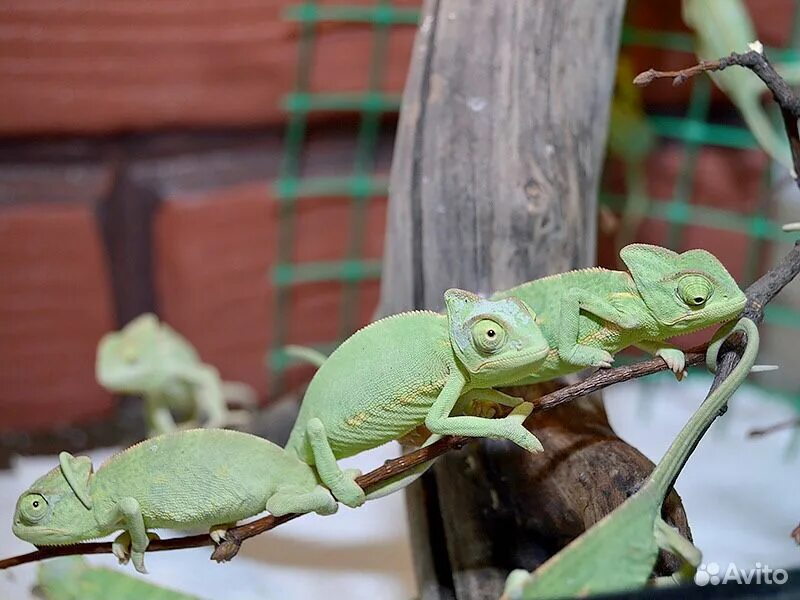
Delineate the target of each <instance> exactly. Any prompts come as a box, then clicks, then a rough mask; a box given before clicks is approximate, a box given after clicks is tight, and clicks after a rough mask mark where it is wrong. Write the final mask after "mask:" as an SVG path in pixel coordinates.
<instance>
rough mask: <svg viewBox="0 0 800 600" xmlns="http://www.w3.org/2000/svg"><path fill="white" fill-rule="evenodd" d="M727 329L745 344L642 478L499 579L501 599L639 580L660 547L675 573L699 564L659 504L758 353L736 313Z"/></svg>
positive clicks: (531, 598)
mask: <svg viewBox="0 0 800 600" xmlns="http://www.w3.org/2000/svg"><path fill="white" fill-rule="evenodd" d="M732 331H743V332H744V333H745V334H746V335H747V347H746V349H745V351H744V355H743V356H742V360H741V361H740V362H739V364H738V365H737V366H736V368H735V369H734V371H733V373H731V375H730V376H729V377H727V378H726V379H725V381H724V382H723V383H722V384H720V386H719V387H718V388H717V389H716V390H714V392H713V393H712V394H710V395H709V397H708V398H707V399H706V400H705V402H703V404H702V405H701V406H700V408H698V409H697V411H696V412H695V414H694V415H693V416H692V418H691V419H690V420H689V422H688V423H687V424H686V425H685V426H684V428H683V429H682V430H681V432H680V433H679V434H678V436H677V437H676V438H675V440H674V441H673V442H672V445H671V446H670V447H669V449H668V450H667V453H666V454H665V455H664V457H663V458H662V459H661V462H659V464H658V465H657V466H656V468H655V469H654V470H653V473H652V474H651V475H650V477H649V478H648V479H647V481H646V482H645V483H644V485H643V486H642V487H641V488H640V489H639V491H638V492H636V493H635V494H634V495H633V496H631V497H630V498H628V499H627V500H626V501H625V502H623V503H622V504H621V505H620V506H619V507H618V508H617V509H615V510H614V511H612V512H611V513H610V514H608V515H607V516H606V517H604V518H603V519H602V520H600V521H599V522H598V523H597V524H595V525H594V526H593V527H592V528H590V529H589V530H588V531H586V532H585V533H584V534H583V535H581V536H580V537H578V538H577V539H575V540H573V541H572V542H571V543H570V544H569V545H568V546H566V547H565V548H564V549H563V550H562V551H561V552H559V553H558V554H556V555H555V556H554V557H552V558H551V559H550V560H548V561H547V562H545V563H544V564H543V565H542V566H540V567H539V568H538V569H537V570H536V571H535V572H534V573H532V574H531V573H528V572H527V571H524V570H517V571H513V572H512V573H511V574H510V575H509V577H508V580H507V581H506V590H505V594H504V595H503V598H504V599H506V600H545V599H551V598H572V597H577V596H580V597H584V596H589V595H591V594H603V593H610V592H616V591H621V590H625V589H632V588H637V587H641V586H643V585H645V584H646V583H647V580H648V579H649V578H650V575H651V573H652V570H653V566H654V565H655V562H656V558H657V556H658V551H659V549H664V550H666V551H668V552H671V553H673V554H676V555H678V556H680V557H681V558H683V559H684V560H685V561H686V569H685V570H683V571H682V572H681V573H680V576H681V577H682V578H687V579H688V578H690V577H691V576H692V575H693V574H694V570H695V569H696V567H697V565H698V564H699V563H700V559H701V555H700V551H699V550H698V549H697V548H696V547H695V546H694V545H693V544H692V543H691V542H689V541H688V540H687V539H686V538H684V537H683V536H681V535H680V534H679V533H678V532H677V530H675V529H674V528H672V527H671V526H670V525H668V524H667V523H666V522H665V521H664V520H663V519H662V518H661V506H662V504H663V502H664V498H665V496H666V495H667V493H668V492H669V490H670V488H671V487H672V483H673V482H674V481H675V479H676V478H677V476H678V474H679V473H680V472H681V470H682V469H683V466H684V465H685V464H686V461H687V460H688V459H689V457H690V456H691V454H692V452H693V451H694V448H695V447H696V445H697V444H698V443H699V441H700V440H701V439H702V437H703V435H704V434H705V432H706V430H707V429H708V428H709V427H710V425H711V424H712V423H713V421H714V419H715V418H716V417H717V415H718V414H719V412H720V410H721V409H722V408H723V407H724V406H725V405H726V403H727V401H728V399H729V398H730V396H731V395H732V394H733V393H734V392H735V391H736V389H737V388H738V387H739V386H740V385H741V383H742V382H743V381H744V379H745V378H746V377H747V374H748V373H749V371H750V368H751V367H752V366H753V364H754V362H755V359H756V354H757V353H758V329H756V326H755V324H754V323H753V322H752V321H751V320H749V319H741V320H740V321H739V323H737V324H736V326H735V327H734V328H733V330H732ZM722 341H723V340H719V341H717V342H715V343H714V344H712V346H711V347H710V348H709V350H708V359H709V362H710V363H711V364H714V365H715V364H716V359H717V353H718V352H719V348H720V346H721V345H722Z"/></svg>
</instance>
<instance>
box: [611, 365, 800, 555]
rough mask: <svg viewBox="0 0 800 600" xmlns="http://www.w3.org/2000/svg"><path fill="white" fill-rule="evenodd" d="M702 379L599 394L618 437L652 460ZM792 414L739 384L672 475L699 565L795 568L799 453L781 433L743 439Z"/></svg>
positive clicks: (684, 416)
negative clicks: (676, 474) (699, 555)
mask: <svg viewBox="0 0 800 600" xmlns="http://www.w3.org/2000/svg"><path fill="white" fill-rule="evenodd" d="M710 383H711V379H710V377H708V376H706V375H702V374H700V373H699V372H697V371H696V370H695V371H693V372H692V374H691V375H690V377H689V378H688V379H687V380H685V381H683V382H681V383H677V382H676V381H675V380H674V379H672V378H671V377H661V378H658V379H655V380H653V381H652V382H648V383H628V384H624V385H618V386H616V387H615V388H613V389H612V390H609V391H608V393H606V396H605V398H606V409H607V411H608V414H609V418H610V420H611V424H612V425H613V427H614V429H615V430H616V431H617V433H618V434H619V435H620V437H622V438H623V439H625V440H626V441H627V442H629V443H630V444H632V445H633V446H635V447H636V448H638V449H639V450H641V451H642V452H643V453H644V454H646V455H647V457H648V458H650V459H651V460H653V461H654V462H657V461H658V460H659V459H660V458H661V456H662V455H663V454H664V452H665V451H666V449H667V447H668V446H669V444H670V442H671V441H672V439H673V438H674V437H675V435H676V434H677V433H678V431H679V430H680V428H681V427H683V425H684V424H685V423H686V421H687V420H688V419H689V417H690V416H691V414H692V413H693V412H694V410H696V408H697V407H698V406H699V403H700V401H701V400H702V399H703V398H704V397H705V395H706V393H707V392H708V388H709V385H710ZM793 415H794V413H793V412H792V410H791V409H790V408H789V407H788V406H787V405H786V404H783V403H781V402H779V401H776V400H775V399H773V398H770V397H769V396H768V395H767V394H765V393H763V392H760V391H759V390H757V389H755V388H752V387H750V386H745V387H743V388H742V389H740V390H739V391H737V393H736V394H735V395H734V396H733V398H732V399H731V401H730V403H729V408H728V412H727V413H726V414H725V415H724V416H723V417H721V418H720V419H718V420H717V421H716V422H715V423H714V425H713V426H712V427H711V429H710V430H709V431H708V432H707V433H706V435H705V437H704V438H703V440H702V441H701V442H700V444H699V446H698V447H697V448H696V449H695V451H694V454H693V455H692V457H691V458H690V460H689V462H688V463H687V465H686V467H685V468H684V470H683V472H682V473H681V475H680V477H678V480H677V482H676V483H675V488H676V490H677V491H678V493H679V494H680V496H681V498H682V500H683V504H684V507H685V508H686V513H687V515H688V517H689V524H690V526H691V528H692V534H693V535H694V540H695V544H696V545H697V546H698V547H699V548H700V549H701V550H702V551H703V560H704V562H716V563H718V564H721V565H727V564H728V563H729V562H733V563H735V564H737V565H738V566H739V567H740V568H749V567H752V566H754V565H755V563H756V562H760V563H761V564H762V565H764V564H767V565H769V566H770V567H798V566H800V548H798V546H797V545H796V544H795V543H794V542H793V541H792V540H791V538H790V537H789V533H790V532H791V531H792V529H794V527H795V526H796V525H797V523H798V521H800V453H798V452H790V451H789V445H790V438H791V435H792V434H791V432H789V431H783V432H776V433H773V434H771V435H769V436H764V437H761V438H749V437H748V436H747V434H748V432H749V431H750V430H751V429H755V428H760V427H763V426H767V425H772V424H775V423H778V422H781V421H785V420H788V419H789V418H791V417H792V416H793Z"/></svg>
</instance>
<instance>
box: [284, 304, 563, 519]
mask: <svg viewBox="0 0 800 600" xmlns="http://www.w3.org/2000/svg"><path fill="white" fill-rule="evenodd" d="M444 300H445V305H446V309H447V310H446V312H447V314H446V316H445V315H442V314H438V313H435V312H430V311H414V312H407V313H401V314H398V315H394V316H391V317H387V318H384V319H381V320H379V321H376V322H374V323H372V324H371V325H368V326H367V327H365V328H363V329H361V330H359V331H357V332H356V333H355V334H353V335H352V336H351V337H349V338H348V339H347V340H346V341H345V342H344V343H342V344H341V346H339V347H338V348H337V349H336V350H335V351H334V352H333V353H332V354H331V355H330V357H328V359H327V360H325V361H324V363H323V364H322V366H321V367H320V368H319V370H318V371H317V372H316V374H315V375H314V377H313V379H312V380H311V383H310V384H309V386H308V389H307V390H306V393H305V396H304V398H303V402H302V404H301V407H300V413H299V415H298V417H297V421H296V423H295V425H294V428H293V429H292V432H291V434H290V437H289V441H288V442H287V444H286V450H288V451H290V452H293V453H295V454H296V455H297V456H298V457H300V459H301V460H304V461H306V462H307V463H308V464H312V465H316V467H317V469H318V470H319V468H320V458H321V457H323V456H324V457H326V460H327V461H328V462H330V460H331V459H340V458H345V457H348V456H352V455H354V454H357V453H358V452H362V451H364V450H367V449H370V448H375V447H377V446H380V445H382V444H385V443H387V442H389V441H392V440H396V439H398V438H401V437H403V436H404V435H406V434H408V433H409V432H411V431H412V430H414V429H416V428H418V427H419V426H420V425H423V424H424V425H425V426H426V427H427V429H428V430H429V431H430V432H431V433H432V434H434V435H433V437H432V438H431V439H437V438H438V436H442V435H462V436H471V437H491V438H502V439H507V440H511V441H513V442H514V443H516V444H518V445H519V446H521V447H522V448H525V449H526V450H529V451H531V452H536V451H540V450H541V449H542V447H541V444H540V443H539V441H538V440H537V439H536V438H535V437H534V436H533V434H532V433H530V432H529V431H528V430H527V429H525V427H523V425H522V422H523V421H524V420H525V417H527V415H528V414H530V411H531V409H532V405H531V404H530V403H527V402H522V401H521V400H519V399H517V398H512V397H510V396H507V395H505V394H502V393H500V392H497V391H495V390H492V389H490V388H491V387H492V386H496V385H497V386H499V385H504V384H508V383H511V382H513V381H516V380H517V379H519V378H520V377H522V376H524V375H526V374H528V373H530V372H532V371H534V370H535V369H536V365H537V364H538V363H539V362H540V361H541V360H542V359H543V358H544V356H545V355H546V354H547V352H548V346H547V342H546V341H545V339H544V337H543V336H542V334H541V332H540V330H539V328H538V327H537V326H536V324H535V322H534V321H535V315H534V314H533V313H532V312H531V311H530V309H529V307H528V306H526V305H525V304H523V303H522V302H520V301H519V300H517V299H516V298H504V299H496V300H486V299H482V298H479V297H478V296H476V295H475V294H471V293H470V292H466V291H463V290H458V289H450V290H448V291H447V292H445V295H444ZM476 401H477V402H490V403H491V402H495V403H498V404H501V405H505V406H511V407H512V408H513V410H512V411H511V413H510V414H509V415H508V416H506V417H504V418H501V419H490V418H483V417H481V416H475V414H474V413H472V412H471V410H470V406H471V404H472V403H473V402H476ZM465 413H470V414H465ZM309 432H313V433H314V435H315V436H316V437H317V439H324V440H325V441H326V443H324V444H322V443H320V444H317V443H313V442H312V440H310V438H309ZM320 475H321V476H322V474H320ZM322 479H323V480H325V479H326V477H324V476H323V477H322ZM349 483H350V484H352V485H351V486H350V487H351V491H350V492H349V498H348V499H345V498H344V496H347V495H348V492H347V491H346V490H344V489H340V488H337V489H334V488H331V491H333V493H334V495H335V496H336V497H337V498H339V499H340V500H341V501H342V502H344V503H345V504H347V505H348V506H357V505H359V504H361V503H362V502H363V501H364V498H365V497H364V493H363V491H361V488H359V487H358V486H356V485H355V483H354V482H352V481H350V482H349ZM399 487H402V486H399ZM395 489H396V488H395ZM385 493H386V489H384V493H381V495H385ZM371 497H373V496H371Z"/></svg>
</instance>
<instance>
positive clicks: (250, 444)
mask: <svg viewBox="0 0 800 600" xmlns="http://www.w3.org/2000/svg"><path fill="white" fill-rule="evenodd" d="M59 460H60V463H61V464H60V466H59V467H56V468H55V469H53V470H51V471H50V472H48V473H47V474H46V475H44V476H43V477H41V478H39V479H38V480H36V482H34V484H33V485H32V486H31V487H30V488H29V489H28V490H27V491H26V492H25V493H23V494H22V495H21V496H20V498H19V500H18V501H17V506H16V510H15V513H14V522H13V527H12V529H13V532H14V535H16V536H17V537H18V538H20V539H23V540H25V541H28V542H31V543H32V544H35V545H37V546H49V545H59V544H71V543H75V542H80V541H84V540H88V539H92V538H96V537H102V536H106V535H108V534H110V533H113V532H114V531H119V530H124V531H125V533H123V534H122V536H120V537H119V538H117V544H118V546H119V548H116V549H115V554H117V556H118V557H120V558H121V559H122V560H127V558H128V554H130V555H131V557H132V558H133V563H134V566H135V567H136V568H137V570H139V571H142V572H144V551H145V548H146V547H147V544H148V537H147V532H146V530H147V529H149V528H161V527H168V528H170V529H177V530H187V529H202V528H207V529H209V530H210V531H211V532H212V537H214V534H215V533H216V535H217V536H218V537H224V534H223V535H220V533H221V532H222V531H224V529H226V528H227V526H228V525H229V524H231V523H235V522H236V521H239V520H241V519H245V518H247V517H251V516H253V515H256V514H258V513H260V512H263V511H264V510H265V509H267V510H269V511H270V512H271V513H273V514H275V515H280V514H286V513H290V512H311V511H316V512H318V513H320V514H331V513H333V512H335V511H336V508H337V505H336V503H335V500H334V499H333V497H332V496H331V495H330V493H329V492H328V491H327V490H326V489H325V488H323V487H321V486H320V485H319V484H318V481H317V477H316V474H315V472H314V470H313V469H312V468H311V467H309V466H308V465H307V464H305V463H303V462H302V461H300V460H298V459H297V458H296V457H295V456H294V455H292V454H289V453H287V452H285V451H284V450H283V449H282V448H280V447H279V446H276V445H275V444H273V443H271V442H268V441H266V440H264V439H262V438H259V437H256V436H254V435H250V434H246V433H241V432H237V431H226V430H222V429H193V430H188V431H181V432H176V433H170V434H165V435H162V436H159V437H155V438H151V439H149V440H146V441H144V442H141V443H139V444H137V445H135V446H132V447H130V448H128V449H127V450H124V451H122V452H120V453H118V454H116V455H114V456H113V457H111V458H110V459H109V460H108V461H106V462H105V463H104V464H102V465H101V466H100V468H98V470H97V472H94V473H93V472H92V464H91V460H90V459H89V458H88V457H85V456H81V457H77V458H76V457H73V456H71V455H69V454H68V453H66V452H62V453H61V455H60V456H59ZM125 536H127V537H125ZM126 546H130V549H129V548H127V547H126Z"/></svg>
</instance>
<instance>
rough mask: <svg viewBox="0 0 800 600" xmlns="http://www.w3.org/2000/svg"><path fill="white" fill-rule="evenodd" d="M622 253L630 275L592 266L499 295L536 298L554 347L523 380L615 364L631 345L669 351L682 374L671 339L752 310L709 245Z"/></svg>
mask: <svg viewBox="0 0 800 600" xmlns="http://www.w3.org/2000/svg"><path fill="white" fill-rule="evenodd" d="M620 257H621V258H622V260H623V262H624V263H625V265H626V266H627V267H628V269H629V270H630V273H627V272H625V271H610V270H607V269H602V268H599V267H592V268H588V269H581V270H578V271H569V272H567V273H561V274H559V275H553V276H551V277H545V278H542V279H536V280H534V281H529V282H528V283H523V284H522V285H519V286H517V287H514V288H511V289H509V290H506V291H503V292H498V293H497V294H495V295H494V296H493V297H494V298H506V297H510V296H513V297H517V298H519V299H521V300H522V301H523V302H525V303H526V304H528V305H529V306H530V307H531V308H532V309H533V310H534V312H535V313H536V315H537V316H536V323H537V324H538V325H539V327H540V328H541V330H542V333H543V334H544V336H545V338H546V339H547V342H548V344H549V346H550V352H549V354H548V355H547V357H546V358H545V360H544V362H543V363H542V364H541V365H540V366H539V367H538V368H537V370H536V371H535V372H534V373H532V374H531V375H530V376H528V377H526V378H524V379H523V380H521V381H519V382H517V383H519V384H525V383H535V382H538V381H546V380H548V379H554V378H556V377H560V376H562V375H566V374H568V373H573V372H575V371H579V370H581V369H583V368H585V367H590V366H610V364H611V362H612V361H613V355H614V354H616V353H617V352H619V351H620V350H622V349H623V348H626V347H628V346H631V345H636V346H639V347H641V348H642V349H644V350H647V351H649V352H651V353H653V354H655V355H657V356H661V357H662V358H664V360H665V361H666V362H667V364H668V365H669V367H670V368H671V369H672V370H673V371H674V372H675V373H676V374H677V375H680V374H682V373H683V370H684V365H685V358H684V356H683V353H682V352H681V351H680V350H678V349H676V348H673V347H671V346H670V345H669V344H666V343H665V340H667V339H668V338H671V337H673V336H677V335H682V334H686V333H691V332H693V331H697V330H699V329H702V328H704V327H708V326H710V325H714V324H717V323H724V322H727V321H730V320H733V319H735V318H736V317H737V316H738V315H739V314H740V313H741V312H742V309H743V308H744V305H745V300H746V298H745V295H744V293H743V292H742V291H741V290H740V289H739V286H738V285H737V284H736V281H735V280H734V279H733V277H731V275H730V274H729V273H728V271H727V270H726V269H725V267H724V266H723V265H722V263H720V262H719V260H718V259H717V258H716V257H715V256H714V255H712V254H710V253H709V252H706V251H705V250H689V251H687V252H684V253H682V254H678V253H676V252H673V251H671V250H667V249H666V248H661V247H659V246H650V245H647V244H630V245H628V246H625V247H624V248H623V249H622V250H621V251H620Z"/></svg>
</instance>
